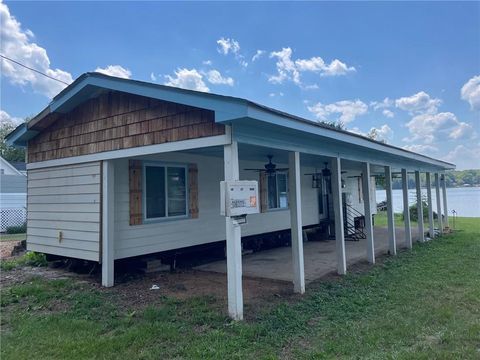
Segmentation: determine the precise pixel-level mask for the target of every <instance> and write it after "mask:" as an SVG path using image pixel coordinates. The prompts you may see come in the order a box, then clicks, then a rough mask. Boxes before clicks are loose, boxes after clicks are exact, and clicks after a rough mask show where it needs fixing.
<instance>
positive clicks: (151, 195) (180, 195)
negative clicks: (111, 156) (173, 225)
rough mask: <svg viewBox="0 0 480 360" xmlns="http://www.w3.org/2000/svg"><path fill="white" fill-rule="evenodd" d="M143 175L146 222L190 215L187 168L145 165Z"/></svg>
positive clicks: (153, 164)
mask: <svg viewBox="0 0 480 360" xmlns="http://www.w3.org/2000/svg"><path fill="white" fill-rule="evenodd" d="M143 173H144V177H143V179H144V186H143V189H144V191H143V200H144V202H143V203H144V216H145V219H146V220H155V219H164V218H177V217H186V216H187V215H188V213H187V211H188V210H187V209H188V208H187V202H188V199H187V167H186V166H182V165H165V164H155V163H145V164H144V172H143Z"/></svg>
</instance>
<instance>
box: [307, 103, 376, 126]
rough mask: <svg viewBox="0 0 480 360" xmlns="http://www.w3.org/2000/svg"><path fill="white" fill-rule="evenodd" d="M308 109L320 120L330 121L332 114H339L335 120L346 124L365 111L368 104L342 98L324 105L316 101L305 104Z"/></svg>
mask: <svg viewBox="0 0 480 360" xmlns="http://www.w3.org/2000/svg"><path fill="white" fill-rule="evenodd" d="M307 108H308V110H309V111H310V112H311V113H312V114H314V115H315V117H316V118H317V119H319V120H321V121H329V120H330V121H331V120H333V119H331V118H330V116H331V115H332V114H340V116H339V117H338V118H337V119H334V120H337V121H341V122H342V123H344V124H348V123H350V122H352V121H353V120H355V118H356V117H357V116H360V115H363V114H366V113H367V110H368V106H367V104H365V103H364V102H362V101H360V100H358V99H357V100H355V101H352V100H342V101H337V102H335V103H332V104H327V105H324V104H322V103H320V102H319V103H317V104H315V105H313V106H307Z"/></svg>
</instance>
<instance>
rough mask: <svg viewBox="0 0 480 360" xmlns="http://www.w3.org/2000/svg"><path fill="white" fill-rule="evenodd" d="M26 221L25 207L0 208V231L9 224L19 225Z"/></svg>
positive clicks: (5, 228)
mask: <svg viewBox="0 0 480 360" xmlns="http://www.w3.org/2000/svg"><path fill="white" fill-rule="evenodd" d="M25 221H27V209H26V208H17V209H0V232H4V231H6V230H7V228H8V227H10V226H20V225H23V224H24V223H25Z"/></svg>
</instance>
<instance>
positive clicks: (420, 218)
mask: <svg viewBox="0 0 480 360" xmlns="http://www.w3.org/2000/svg"><path fill="white" fill-rule="evenodd" d="M415 187H416V189H417V221H418V241H420V242H424V241H425V230H424V228H423V206H422V188H421V184H420V171H415Z"/></svg>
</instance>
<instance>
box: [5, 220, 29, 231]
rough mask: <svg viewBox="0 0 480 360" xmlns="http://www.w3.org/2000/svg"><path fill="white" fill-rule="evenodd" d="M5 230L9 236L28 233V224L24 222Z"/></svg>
mask: <svg viewBox="0 0 480 360" xmlns="http://www.w3.org/2000/svg"><path fill="white" fill-rule="evenodd" d="M5 230H6V233H7V234H24V233H26V232H27V223H26V222H24V223H23V224H22V225H17V226H9V227H7V228H6V229H5Z"/></svg>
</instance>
